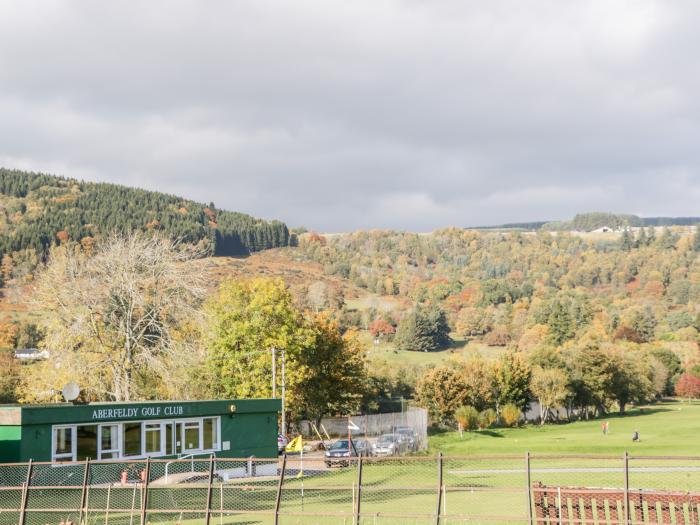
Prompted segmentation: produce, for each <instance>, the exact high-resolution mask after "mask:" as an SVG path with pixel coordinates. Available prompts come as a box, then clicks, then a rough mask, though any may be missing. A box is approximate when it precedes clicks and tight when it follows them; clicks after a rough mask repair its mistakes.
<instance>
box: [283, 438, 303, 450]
mask: <svg viewBox="0 0 700 525" xmlns="http://www.w3.org/2000/svg"><path fill="white" fill-rule="evenodd" d="M284 450H285V451H287V452H301V451H302V450H304V444H303V443H302V441H301V436H297V437H295V438H294V439H292V440H291V441H290V442H289V443H287V446H286V447H284Z"/></svg>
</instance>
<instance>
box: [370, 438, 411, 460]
mask: <svg viewBox="0 0 700 525" xmlns="http://www.w3.org/2000/svg"><path fill="white" fill-rule="evenodd" d="M406 447H407V445H406V443H405V442H404V441H401V440H400V439H399V435H398V434H383V435H381V436H380V437H379V439H378V440H377V442H376V443H375V444H374V445H372V453H373V454H374V455H375V456H398V455H399V454H403V453H404V452H405V451H406Z"/></svg>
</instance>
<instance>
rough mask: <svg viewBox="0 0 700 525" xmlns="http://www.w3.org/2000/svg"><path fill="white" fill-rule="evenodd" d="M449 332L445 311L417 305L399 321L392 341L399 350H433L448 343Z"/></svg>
mask: <svg viewBox="0 0 700 525" xmlns="http://www.w3.org/2000/svg"><path fill="white" fill-rule="evenodd" d="M449 334H450V328H449V326H448V324H447V317H446V316H445V312H443V311H442V310H441V309H439V308H437V307H434V306H430V307H422V306H420V305H417V306H416V307H415V308H414V310H413V311H412V312H411V313H410V314H408V315H407V316H405V317H404V318H403V319H402V320H401V322H400V323H399V326H398V328H397V330H396V336H395V338H394V341H395V343H396V347H397V348H398V349H399V350H414V351H420V352H433V351H435V350H439V349H440V348H444V347H445V346H447V345H449V343H450V336H449Z"/></svg>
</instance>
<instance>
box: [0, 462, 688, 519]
mask: <svg viewBox="0 0 700 525" xmlns="http://www.w3.org/2000/svg"><path fill="white" fill-rule="evenodd" d="M147 523H164V524H165V523H168V524H182V525H184V524H192V525H216V524H219V525H224V524H239V525H243V524H246V525H253V524H260V525H268V524H269V525H273V524H275V525H278V524H290V525H291V524H299V525H310V524H343V525H369V524H372V525H419V524H438V525H439V524H443V525H446V524H450V525H452V524H460V523H461V524H463V523H470V524H477V523H478V524H487V523H488V524H528V525H535V524H547V525H564V524H567V525H584V524H585V525H618V524H624V525H658V524H669V525H670V524H673V525H691V524H694V525H697V524H698V523H700V457H641V456H640V457H629V456H627V455H624V456H571V455H567V456H554V455H534V456H530V455H525V456H520V455H519V456H470V457H443V456H441V455H438V456H427V455H424V456H407V457H386V458H377V457H363V458H353V457H348V458H347V461H346V462H345V463H344V464H343V465H342V466H335V467H328V466H327V465H326V464H325V461H324V458H323V456H318V455H316V456H314V455H311V456H307V455H305V456H304V457H303V458H302V457H300V456H284V457H280V458H270V459H261V458H242V459H223V458H215V457H212V458H203V459H202V458H198V459H192V458H189V459H175V460H160V459H159V460H138V461H100V462H89V461H88V462H79V463H28V464H7V465H0V525H18V524H19V525H29V524H30V525H49V524H55V525H59V524H63V525H71V524H74V525H80V524H82V525H146V524H147Z"/></svg>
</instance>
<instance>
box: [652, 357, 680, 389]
mask: <svg viewBox="0 0 700 525" xmlns="http://www.w3.org/2000/svg"><path fill="white" fill-rule="evenodd" d="M650 354H651V355H652V356H653V357H655V358H656V359H658V360H659V361H660V362H661V364H663V366H664V367H665V368H666V371H667V376H666V385H665V388H664V391H663V394H664V395H667V396H671V395H673V387H674V385H675V383H676V381H677V380H678V377H679V376H680V374H681V372H682V371H683V367H682V366H681V360H680V358H679V357H678V356H677V355H676V354H675V353H674V352H673V351H671V350H668V349H664V348H655V349H653V350H652V351H651V352H650Z"/></svg>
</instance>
